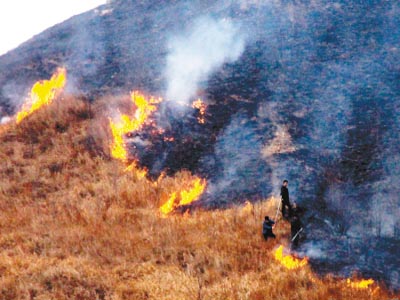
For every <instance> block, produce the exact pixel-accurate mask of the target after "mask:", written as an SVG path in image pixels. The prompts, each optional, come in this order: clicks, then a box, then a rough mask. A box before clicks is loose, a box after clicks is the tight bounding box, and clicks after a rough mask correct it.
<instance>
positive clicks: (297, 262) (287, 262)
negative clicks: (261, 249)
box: [275, 245, 308, 270]
mask: <svg viewBox="0 0 400 300" xmlns="http://www.w3.org/2000/svg"><path fill="white" fill-rule="evenodd" d="M275 259H276V260H277V261H279V262H280V263H281V265H283V266H284V267H285V268H287V269H289V270H293V269H298V268H301V267H304V266H305V265H307V263H308V259H307V258H306V257H305V258H303V259H298V258H296V257H293V256H291V255H285V256H283V246H282V245H281V246H279V248H278V249H276V251H275Z"/></svg>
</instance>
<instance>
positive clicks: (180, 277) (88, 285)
mask: <svg viewBox="0 0 400 300" xmlns="http://www.w3.org/2000/svg"><path fill="white" fill-rule="evenodd" d="M103 113H104V102H102V101H101V100H100V101H98V102H96V104H95V105H88V104H87V102H85V101H83V100H79V99H76V98H72V97H69V96H61V97H60V98H59V99H57V101H55V102H53V103H52V104H51V105H50V106H48V107H45V108H42V109H40V110H39V111H37V112H36V113H34V114H33V115H31V116H29V117H27V118H26V119H24V120H23V121H22V122H21V123H20V124H19V125H15V124H13V123H9V124H7V125H3V126H2V127H0V132H1V136H0V141H1V142H0V156H1V157H0V161H1V163H0V174H1V178H2V180H1V182H0V198H1V201H0V205H1V207H0V208H1V209H0V222H1V223H0V274H1V276H0V299H8V300H9V299H58V300H59V299H290V300H293V299H316V300H317V299H318V300H319V299H341V300H343V299H352V300H354V299H379V300H382V299H390V298H391V297H394V295H390V294H389V293H388V292H386V291H385V288H383V287H382V286H381V287H379V286H378V285H377V284H373V285H372V286H370V287H369V288H367V289H359V288H354V287H351V285H350V284H349V283H347V282H346V280H345V279H340V278H335V277H333V276H331V275H330V276H326V277H322V278H319V277H318V276H317V275H316V274H315V273H314V272H313V271H312V270H311V268H310V266H309V265H307V266H305V267H302V268H300V269H297V270H292V271H291V270H288V269H286V268H285V267H284V266H282V265H281V264H280V263H279V262H278V261H276V260H275V259H274V252H275V250H276V248H277V246H278V245H279V244H287V239H288V231H289V228H288V224H286V223H285V222H283V221H282V222H280V223H278V225H277V228H276V230H275V231H276V234H277V236H278V238H277V240H273V241H267V242H265V241H264V240H263V239H262V238H261V234H260V230H261V222H262V219H263V216H264V215H265V214H269V215H274V212H275V208H276V203H275V201H274V200H273V199H270V200H265V201H261V202H258V203H256V204H254V206H251V207H247V208H244V207H242V206H234V207H232V208H230V209H224V210H212V211H203V210H201V209H197V210H194V211H191V212H190V213H185V214H183V215H182V214H180V213H179V212H177V213H174V214H172V215H169V216H167V217H162V216H161V215H160V212H159V207H160V206H161V204H163V203H164V202H165V201H166V197H167V196H168V195H169V194H170V193H171V192H172V191H179V190H180V189H181V188H182V186H184V185H185V184H187V182H188V181H190V180H192V179H193V176H192V175H190V174H189V173H188V172H185V171H182V172H179V173H177V174H176V175H175V176H174V177H164V178H160V179H159V180H158V181H156V182H151V181H149V180H147V179H146V178H143V177H142V176H141V172H140V170H136V169H133V170H131V171H126V170H125V166H124V165H123V163H121V162H120V161H117V160H114V159H111V158H110V156H109V143H110V131H109V128H107V126H108V123H107V122H106V121H105V120H104V114H103ZM101 126H104V127H103V129H104V132H108V134H105V135H104V136H100V135H98V134H96V133H97V132H99V130H97V129H98V128H99V127H101ZM354 280H356V279H354Z"/></svg>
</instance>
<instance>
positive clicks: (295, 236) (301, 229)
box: [292, 227, 303, 242]
mask: <svg viewBox="0 0 400 300" xmlns="http://www.w3.org/2000/svg"><path fill="white" fill-rule="evenodd" d="M302 231H303V227H301V228H300V230H299V231H297V233H296V234H295V235H294V237H293V238H292V242H293V241H294V240H295V239H296V238H297V236H298V235H299V234H300V232H302Z"/></svg>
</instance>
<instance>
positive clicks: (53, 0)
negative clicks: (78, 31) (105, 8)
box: [0, 0, 106, 55]
mask: <svg viewBox="0 0 400 300" xmlns="http://www.w3.org/2000/svg"><path fill="white" fill-rule="evenodd" d="M105 3H106V0H1V1H0V55H2V54H4V53H6V52H7V51H9V50H12V49H14V48H16V47H18V45H20V44H21V43H23V42H25V41H27V40H28V39H30V38H31V37H33V36H34V35H36V34H38V33H41V32H42V31H43V30H45V29H47V28H49V27H51V26H53V25H55V24H58V23H60V22H62V21H64V20H67V19H68V18H70V17H72V16H74V15H77V14H80V13H82V12H85V11H87V10H90V9H92V8H95V7H97V6H99V5H101V4H105Z"/></svg>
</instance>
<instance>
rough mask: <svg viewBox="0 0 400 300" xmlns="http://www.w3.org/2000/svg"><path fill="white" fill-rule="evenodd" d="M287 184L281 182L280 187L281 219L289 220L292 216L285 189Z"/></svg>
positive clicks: (285, 181)
mask: <svg viewBox="0 0 400 300" xmlns="http://www.w3.org/2000/svg"><path fill="white" fill-rule="evenodd" d="M288 184H289V182H288V181H287V180H284V181H283V184H282V187H281V198H282V217H284V218H289V217H290V216H291V215H292V205H291V204H290V200H289V190H288V188H287V186H288Z"/></svg>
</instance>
